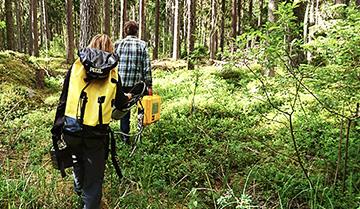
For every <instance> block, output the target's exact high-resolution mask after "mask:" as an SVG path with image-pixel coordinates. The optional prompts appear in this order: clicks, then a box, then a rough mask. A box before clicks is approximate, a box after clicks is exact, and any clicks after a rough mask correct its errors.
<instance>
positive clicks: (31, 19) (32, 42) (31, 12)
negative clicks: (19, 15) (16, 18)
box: [28, 0, 34, 55]
mask: <svg viewBox="0 0 360 209" xmlns="http://www.w3.org/2000/svg"><path fill="white" fill-rule="evenodd" d="M29 3H30V4H29V45H28V53H29V54H30V55H31V54H33V51H34V37H33V28H34V26H33V22H34V20H33V16H34V15H33V13H34V11H33V10H34V6H33V4H34V0H30V2H29Z"/></svg>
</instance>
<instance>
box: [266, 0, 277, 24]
mask: <svg viewBox="0 0 360 209" xmlns="http://www.w3.org/2000/svg"><path fill="white" fill-rule="evenodd" d="M276 10H277V3H276V0H269V4H268V21H269V22H275V20H276V18H275V13H274V12H275V11H276Z"/></svg>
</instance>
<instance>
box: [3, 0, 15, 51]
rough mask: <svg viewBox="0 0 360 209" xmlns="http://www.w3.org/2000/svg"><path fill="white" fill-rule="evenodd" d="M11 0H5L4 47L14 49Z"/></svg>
mask: <svg viewBox="0 0 360 209" xmlns="http://www.w3.org/2000/svg"><path fill="white" fill-rule="evenodd" d="M12 10H13V7H12V0H5V13H6V43H7V44H6V46H7V47H6V48H7V49H9V50H14V49H15V42H14V40H15V37H14V17H13V11H12Z"/></svg>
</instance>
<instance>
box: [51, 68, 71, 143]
mask: <svg viewBox="0 0 360 209" xmlns="http://www.w3.org/2000/svg"><path fill="white" fill-rule="evenodd" d="M71 68H72V66H71V67H70V69H69V70H68V72H67V74H66V77H65V80H64V84H63V89H62V92H61V96H60V101H59V104H58V106H57V109H56V115H55V120H54V124H53V127H52V129H51V133H52V135H53V137H56V138H57V139H59V138H60V136H61V133H62V127H63V124H64V115H65V108H66V100H67V95H68V90H69V81H70V74H71Z"/></svg>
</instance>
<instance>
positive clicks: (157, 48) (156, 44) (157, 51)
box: [153, 0, 160, 60]
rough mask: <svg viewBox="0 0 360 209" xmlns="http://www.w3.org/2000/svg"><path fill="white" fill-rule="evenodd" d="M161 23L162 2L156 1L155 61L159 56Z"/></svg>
mask: <svg viewBox="0 0 360 209" xmlns="http://www.w3.org/2000/svg"><path fill="white" fill-rule="evenodd" d="M159 21H160V2H159V0H155V40H154V42H155V43H154V50H153V60H157V59H158V54H159Z"/></svg>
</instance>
